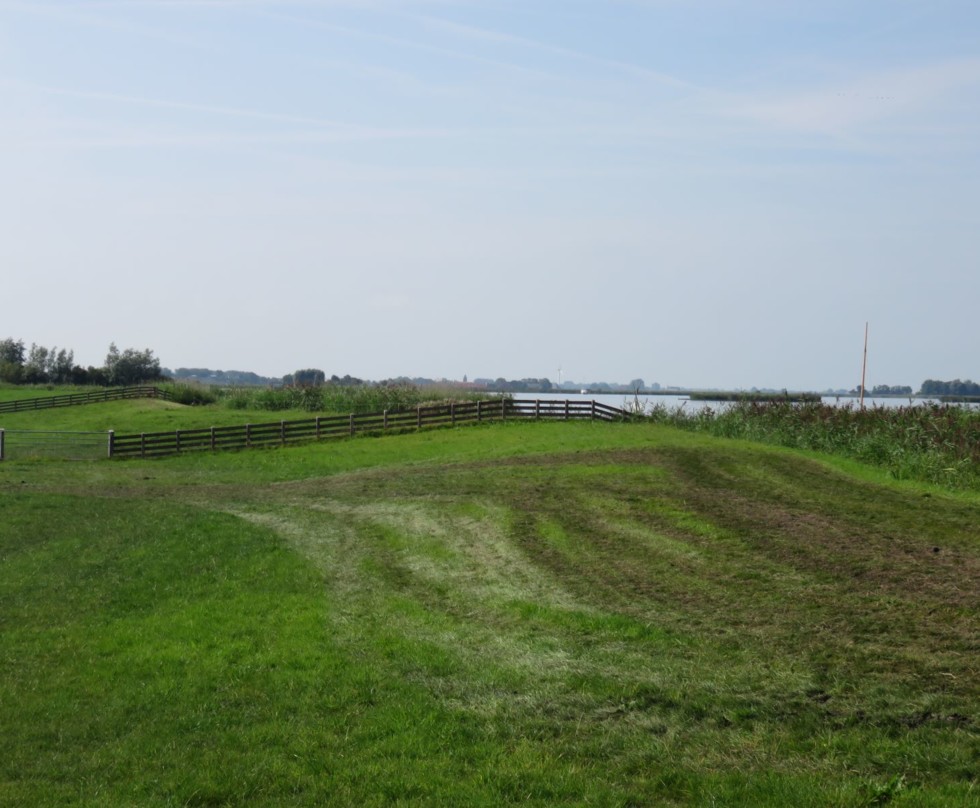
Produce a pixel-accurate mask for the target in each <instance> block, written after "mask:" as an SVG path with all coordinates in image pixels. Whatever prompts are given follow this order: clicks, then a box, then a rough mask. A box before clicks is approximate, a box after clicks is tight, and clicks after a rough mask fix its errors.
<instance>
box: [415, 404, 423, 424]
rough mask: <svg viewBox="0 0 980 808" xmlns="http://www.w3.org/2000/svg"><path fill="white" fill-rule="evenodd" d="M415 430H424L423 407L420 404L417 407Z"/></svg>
mask: <svg viewBox="0 0 980 808" xmlns="http://www.w3.org/2000/svg"><path fill="white" fill-rule="evenodd" d="M415 428H416V429H421V428H422V405H421V404H418V405H417V406H416V407H415Z"/></svg>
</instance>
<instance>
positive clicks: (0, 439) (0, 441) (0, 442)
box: [0, 429, 112, 460]
mask: <svg viewBox="0 0 980 808" xmlns="http://www.w3.org/2000/svg"><path fill="white" fill-rule="evenodd" d="M109 434H110V435H111V434H112V433H111V432H110V433H109ZM0 460H3V430H2V429H0Z"/></svg>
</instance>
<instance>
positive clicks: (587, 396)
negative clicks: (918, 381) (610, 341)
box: [514, 391, 980, 412]
mask: <svg viewBox="0 0 980 808" xmlns="http://www.w3.org/2000/svg"><path fill="white" fill-rule="evenodd" d="M774 395H775V396H776V397H778V394H774ZM514 398H523V399H532V400H533V399H540V400H541V401H565V400H566V399H568V400H569V401H593V400H594V401H597V402H599V403H600V404H605V405H607V406H609V407H619V408H621V409H632V408H633V407H634V406H635V403H636V401H637V400H639V404H640V406H641V407H642V408H643V409H644V411H646V410H649V409H651V408H652V407H656V406H657V405H662V406H664V407H666V408H667V409H668V410H673V409H676V408H678V407H683V409H684V410H685V412H697V411H698V410H701V409H703V408H704V407H711V409H713V410H719V409H723V408H725V407H727V406H729V405H730V404H731V402H729V401H692V400H691V399H690V398H688V396H687V395H672V394H664V395H659V394H658V395H647V396H644V395H641V396H634V395H633V394H632V393H574V392H571V391H568V392H561V393H515V394H514ZM821 401H822V402H823V403H824V404H831V405H833V406H838V407H854V408H857V407H858V406H859V400H858V399H857V397H855V396H822V397H821ZM940 403H942V402H940V401H939V399H937V398H911V399H910V398H909V397H908V396H903V397H894V396H887V397H881V398H878V397H873V396H865V397H864V406H865V407H866V408H872V407H908V406H909V405H910V404H911V405H912V406H924V405H928V404H940ZM960 406H964V407H971V408H973V409H976V408H980V404H977V403H972V404H961V405H960Z"/></svg>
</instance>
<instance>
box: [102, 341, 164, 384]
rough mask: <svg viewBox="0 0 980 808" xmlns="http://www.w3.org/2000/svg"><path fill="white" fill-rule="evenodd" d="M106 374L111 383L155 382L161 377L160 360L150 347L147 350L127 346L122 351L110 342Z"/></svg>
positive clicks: (106, 359) (106, 360)
mask: <svg viewBox="0 0 980 808" xmlns="http://www.w3.org/2000/svg"><path fill="white" fill-rule="evenodd" d="M105 376H106V380H107V381H108V383H109V384H111V385H120V386H125V385H127V384H140V383H142V382H155V381H157V380H158V379H160V378H161V374H160V360H159V359H157V358H156V357H155V356H154V355H153V351H151V350H150V349H149V348H147V349H146V350H145V351H137V350H135V349H133V348H127V349H126V350H125V351H122V352H121V353H120V351H119V349H118V348H117V347H116V344H115V343H114V342H112V343H109V353H108V354H106V358H105Z"/></svg>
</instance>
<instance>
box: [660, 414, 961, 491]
mask: <svg viewBox="0 0 980 808" xmlns="http://www.w3.org/2000/svg"><path fill="white" fill-rule="evenodd" d="M643 414H644V415H645V416H646V417H648V418H649V419H650V420H651V421H653V422H656V423H664V424H670V425H672V426H676V427H680V428H682V429H687V430H691V431H696V432H705V433H708V434H711V435H717V436H720V437H728V438H742V439H745V440H752V441H759V442H764V443H773V444H778V445H780V446H789V447H794V448H798V449H811V450H815V451H820V452H828V453H830V454H835V455H839V456H842V457H848V458H852V459H855V460H859V461H861V462H863V463H869V464H872V465H875V466H880V467H883V468H885V469H887V470H888V472H889V473H890V474H891V475H892V476H893V477H894V478H896V479H900V480H920V481H925V482H931V483H936V484H939V485H942V486H945V487H947V488H951V489H980V411H977V410H971V409H969V408H967V407H959V406H952V405H940V404H932V405H924V406H907V407H871V408H866V409H860V408H858V407H855V406H852V405H851V406H843V407H841V406H832V405H829V404H823V403H813V402H806V403H792V402H783V401H769V402H758V401H741V402H736V403H733V404H732V405H730V406H725V407H721V408H719V409H712V408H711V407H704V408H702V409H699V410H696V411H687V410H685V409H684V408H683V407H675V408H668V407H666V406H664V405H662V404H658V405H654V406H653V407H651V408H649V409H647V410H645V411H644V412H643Z"/></svg>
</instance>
